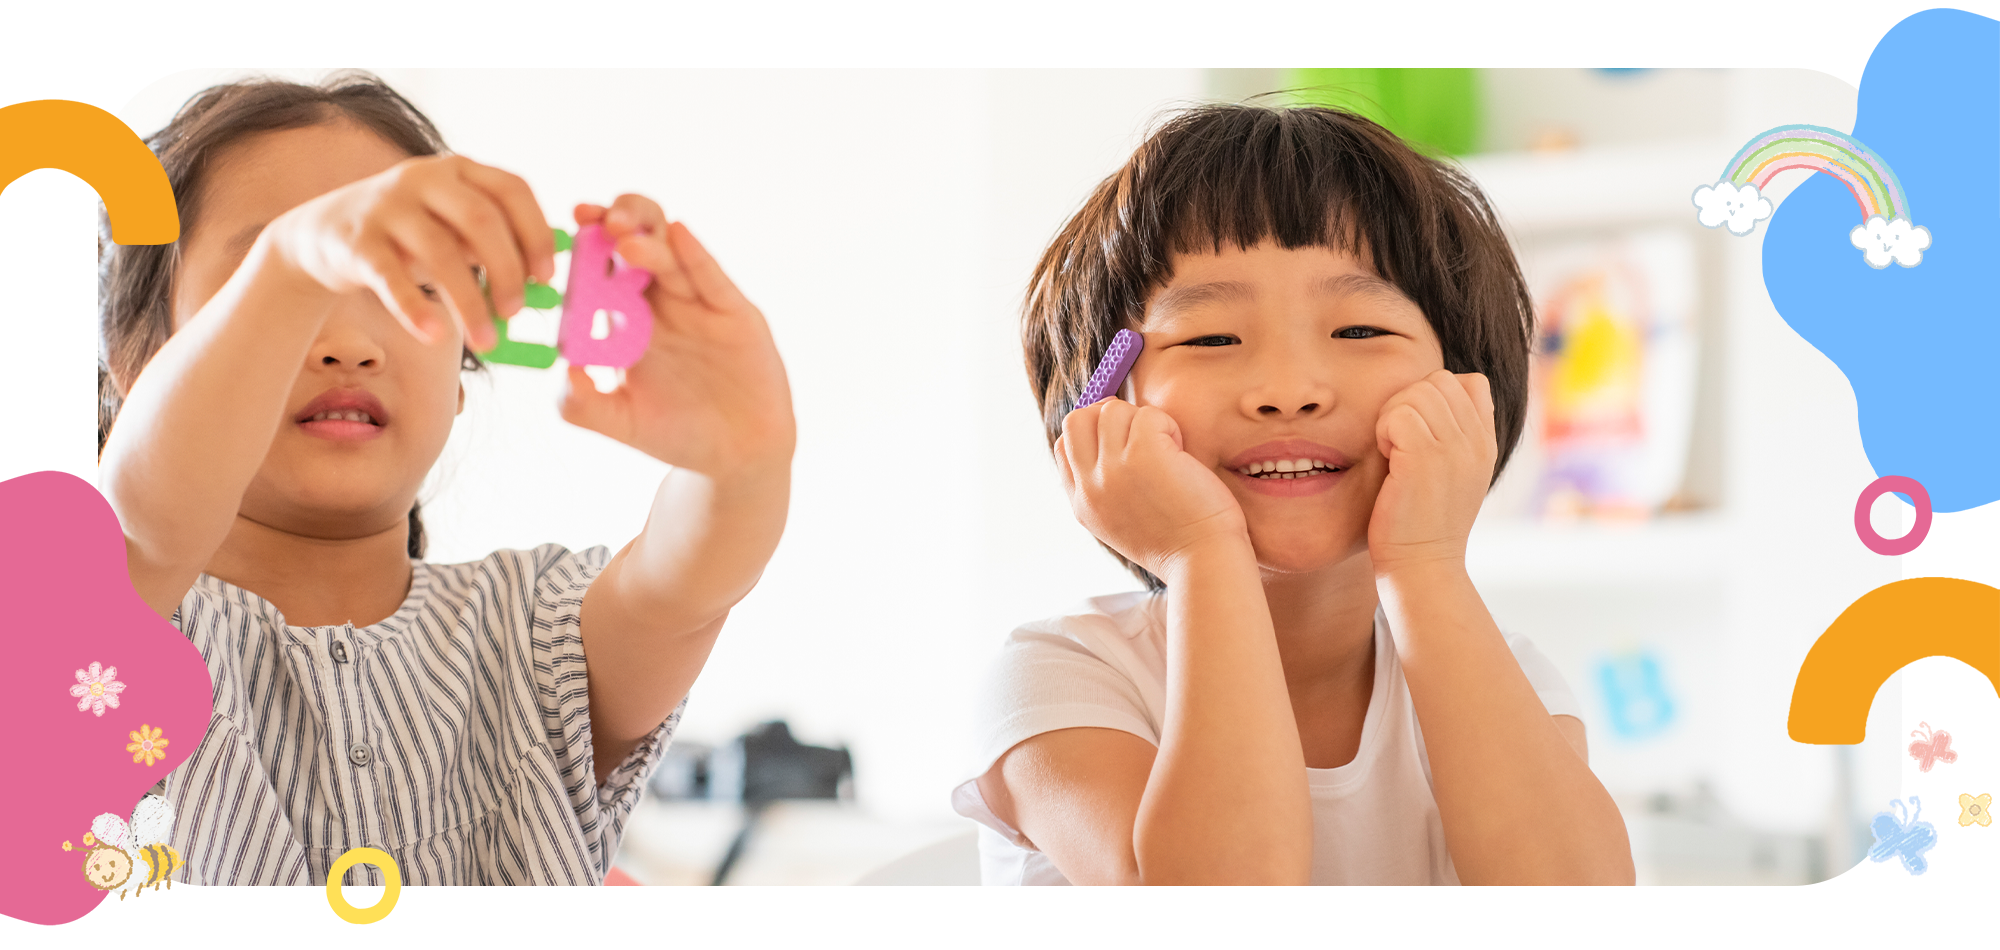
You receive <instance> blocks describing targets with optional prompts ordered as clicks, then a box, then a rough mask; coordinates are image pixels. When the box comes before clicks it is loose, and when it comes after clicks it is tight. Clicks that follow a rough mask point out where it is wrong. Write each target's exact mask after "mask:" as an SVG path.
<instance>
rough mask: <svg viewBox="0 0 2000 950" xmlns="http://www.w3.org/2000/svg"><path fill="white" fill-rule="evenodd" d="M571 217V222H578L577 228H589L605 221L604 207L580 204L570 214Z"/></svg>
mask: <svg viewBox="0 0 2000 950" xmlns="http://www.w3.org/2000/svg"><path fill="white" fill-rule="evenodd" d="M569 217H570V220H572V221H575V222H576V225H577V227H580V228H587V227H590V226H591V225H593V224H596V223H598V222H600V221H603V220H604V206H603V205H594V204H579V205H577V206H576V208H575V209H574V210H572V211H571V212H570V216H569Z"/></svg>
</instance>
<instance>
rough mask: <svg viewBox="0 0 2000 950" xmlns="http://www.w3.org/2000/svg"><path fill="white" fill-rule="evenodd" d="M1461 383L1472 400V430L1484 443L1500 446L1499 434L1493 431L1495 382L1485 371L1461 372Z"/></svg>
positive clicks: (1495, 446)
mask: <svg viewBox="0 0 2000 950" xmlns="http://www.w3.org/2000/svg"><path fill="white" fill-rule="evenodd" d="M1457 375H1458V382H1459V385H1461V386H1463V387H1464V388H1465V394H1466V396H1467V397H1468V398H1469V399H1471V401H1472V417H1471V420H1470V422H1471V428H1470V431H1475V432H1477V433H1478V434H1479V436H1480V437H1481V441H1482V443H1483V444H1485V445H1487V446H1488V447H1492V448H1496V449H1497V448H1498V446H1499V435H1498V434H1497V433H1495V432H1494V431H1493V383H1492V381H1491V380H1489V379H1487V378H1486V374H1485V373H1459V374H1457Z"/></svg>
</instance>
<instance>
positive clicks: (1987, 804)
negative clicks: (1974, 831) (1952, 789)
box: [1958, 795, 1993, 827]
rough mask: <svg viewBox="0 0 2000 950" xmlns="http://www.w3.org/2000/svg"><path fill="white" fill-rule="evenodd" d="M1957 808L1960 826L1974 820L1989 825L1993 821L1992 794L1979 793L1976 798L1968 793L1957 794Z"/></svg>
mask: <svg viewBox="0 0 2000 950" xmlns="http://www.w3.org/2000/svg"><path fill="white" fill-rule="evenodd" d="M1958 808H1959V812H1958V824H1959V826H1960V827H1964V826H1966V825H1969V824H1972V823H1973V822H1975V821H1976V822H1979V823H1980V824H1981V825H1990V824H1992V823H1993V796H1991V795H1981V796H1979V797H1978V798H1974V797H1972V796H1970V795H1960V796H1958Z"/></svg>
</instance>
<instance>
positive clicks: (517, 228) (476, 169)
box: [461, 161, 556, 283]
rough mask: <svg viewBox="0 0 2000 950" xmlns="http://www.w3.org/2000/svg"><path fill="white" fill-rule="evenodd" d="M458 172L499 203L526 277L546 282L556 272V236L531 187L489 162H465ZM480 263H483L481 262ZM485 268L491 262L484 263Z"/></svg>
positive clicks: (516, 176) (518, 177)
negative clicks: (518, 251)
mask: <svg viewBox="0 0 2000 950" xmlns="http://www.w3.org/2000/svg"><path fill="white" fill-rule="evenodd" d="M461 174H463V175H464V176H465V179H466V180H467V181H469V182H471V183H472V184H474V185H476V186H478V188H479V189H480V190H481V191H484V192H485V193H486V194H487V195H488V196H489V197H491V198H492V199H493V201H494V202H495V203H496V204H498V205H499V206H500V211H501V212H502V213H503V214H504V215H505V216H506V218H507V223H508V225H509V227H510V228H511V230H512V232H513V238H514V244H515V246H516V247H518V248H520V255H521V259H522V264H523V266H524V267H525V268H526V270H527V276H530V277H533V278H535V279H536V280H539V281H542V282H544V283H547V282H548V281H549V280H551V279H553V278H554V277H555V275H556V239H555V236H554V235H552V234H550V233H549V219H548V216H547V215H544V214H542V206H541V203H540V202H538V201H536V200H535V192H534V189H531V188H529V187H528V183H527V182H526V181H524V180H523V179H522V178H521V176H519V175H516V174H513V173H511V172H503V171H501V170H500V169H498V168H494V167H492V166H489V165H481V164H479V163H478V162H474V161H467V162H465V163H464V165H463V166H462V167H461ZM481 263H485V262H484V261H481ZM487 266H488V269H489V270H490V269H491V268H492V265H490V264H489V265H487Z"/></svg>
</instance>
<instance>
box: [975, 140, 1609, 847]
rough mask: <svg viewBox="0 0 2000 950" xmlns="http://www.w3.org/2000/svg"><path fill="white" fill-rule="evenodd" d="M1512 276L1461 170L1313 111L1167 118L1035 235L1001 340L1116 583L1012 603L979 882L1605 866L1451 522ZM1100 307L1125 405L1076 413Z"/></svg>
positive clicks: (1524, 330)
mask: <svg viewBox="0 0 2000 950" xmlns="http://www.w3.org/2000/svg"><path fill="white" fill-rule="evenodd" d="M1532 321H1533V318H1532V311H1531V306H1530V301H1529V298H1528V295H1527V292H1526V289H1525V287H1524V286H1523V283H1522V280H1521V277H1520V274H1519V271H1518V268H1517V267H1516V265H1515V262H1514V259H1513V256H1512V254H1511V252H1510V251H1509V249H1508V246H1507V241H1506V238H1505V236H1504V235H1503V234H1502V232H1501V230H1500V228H1499V226H1498V224H1497V223H1496V221H1495V219H1494V217H1493V214H1492V212H1491V210H1490V209H1489V208H1488V207H1487V205H1486V202H1485V200H1484V198H1483V197H1481V196H1480V194H1479V192H1478V190H1477V188H1475V187H1474V186H1473V184H1472V183H1471V182H1470V181H1468V180H1467V179H1466V178H1464V177H1463V176H1462V175H1460V174H1459V173H1457V172H1456V171H1454V170H1452V169H1451V168H1450V167H1448V166H1446V165H1444V164H1442V163H1439V162H1436V161H1432V160H1430V159H1427V158H1424V157H1422V156H1420V155H1418V154H1417V153H1415V152H1414V151H1412V150H1411V149H1410V148H1409V147H1408V146H1407V145H1405V144H1403V143H1402V142H1401V141H1399V140H1397V139H1396V138H1395V137H1394V136H1393V135H1391V134H1389V133H1388V132H1386V131H1385V130H1383V129H1382V128H1381V127H1379V126H1377V125H1375V124H1373V123H1371V122H1368V121H1367V120H1365V119H1361V118H1358V117H1356V116H1352V115H1348V114H1345V113H1342V112H1337V111H1333V110H1327V109H1271V108H1261V107H1251V106H1216V107H1210V108H1203V109H1197V110H1194V111H1191V112H1188V113H1185V114H1183V115H1181V116H1179V117H1177V118H1176V119H1174V120H1173V121H1171V122H1169V123H1168V124H1167V125H1165V126H1164V127H1163V128H1162V129H1161V130H1160V131H1159V132H1157V133H1156V134H1155V135H1153V136H1152V137H1151V138H1150V139H1149V140H1148V141H1147V142H1146V143H1145V144H1144V145H1142V146H1140V148H1139V150H1138V153H1137V154H1135V155H1134V156H1133V157H1132V160H1131V161H1130V162H1128V163H1127V164H1126V166H1125V167H1124V168H1123V169H1121V170H1120V171H1118V172H1117V173H1116V174H1114V175H1112V176H1111V177H1110V178H1108V179H1106V180H1105V182H1104V183H1103V184H1102V185H1101V186H1099V188H1098V189H1097V191H1096V193H1095V194H1093V195H1092V196H1091V197H1090V199H1089V200H1088V201H1087V202H1085V204H1084V206H1083V209H1082V210H1081V211H1079V212H1078V213H1077V214H1076V216H1075V217H1073V218H1072V219H1071V220H1070V222H1069V224H1068V225H1067V226H1066V227H1065V228H1064V229H1063V231H1062V233H1061V234H1060V235H1059V236H1058V237H1057V238H1056V241H1055V243H1054V244H1053V245H1052V246H1050V248H1049V249H1048V251H1047V252H1046V253H1045V254H1044V255H1043V257H1042V260H1041V263H1040V265H1039V266H1038V268H1037V270H1036V273H1035V278H1034V281H1033V284H1032V290H1031V292H1030V296H1029V299H1028V303H1027V308H1026V314H1025V329H1024V338H1025V342H1026V348H1027V364H1028V372H1029V376H1030V379H1031V381H1032V384H1033V388H1034V390H1035V395H1036V397H1037V398H1038V399H1039V400H1040V403H1041V408H1042V412H1043V418H1044V420H1045V421H1046V424H1047V427H1048V432H1049V438H1050V440H1051V442H1052V443H1053V445H1054V448H1055V458H1056V467H1057V470H1058V472H1059V473H1060V475H1061V478H1062V482H1063V485H1064V487H1065V488H1066V489H1067V490H1068V492H1069V495H1070V499H1071V504H1072V507H1073V508H1074V510H1075V513H1076V516H1077V519H1078V520H1079V521H1081V522H1082V523H1083V525H1084V526H1085V527H1087V528H1089V529H1090V530H1091V532H1092V533H1093V534H1095V535H1096V536H1097V537H1098V538H1099V539H1100V540H1101V541H1102V542H1103V543H1104V544H1105V545H1106V546H1107V547H1109V548H1110V549H1111V550H1112V551H1114V552H1115V553H1116V554H1117V555H1118V556H1119V557H1120V559H1121V560H1123V561H1124V562H1125V563H1126V564H1127V566H1129V567H1131V568H1133V570H1134V571H1135V573H1137V574H1138V575H1139V577H1140V578H1141V579H1142V580H1144V581H1145V583H1146V585H1147V587H1148V588H1149V590H1148V592H1147V593H1141V594H1126V595H1119V596H1112V597H1101V598H1097V599H1095V600H1093V601H1092V602H1091V603H1090V605H1089V607H1088V609H1087V610H1086V611H1085V612H1083V613H1079V614H1076V615H1072V616H1067V617H1057V618H1054V619H1051V620H1046V621H1043V622H1040V623H1035V624H1030V625H1028V626H1025V627H1022V628H1020V629H1019V630H1016V631H1015V632H1014V634H1013V636H1012V637H1011V638H1010V640H1009V642H1008V645H1007V648H1006V650H1005V651H1004V653H1003V654H1002V657H1001V659H1000V661H999V664H998V666H997V668H996V670H995V671H994V674H993V676H992V677H991V679H990V681H989V683H988V688H987V690H986V697H987V698H986V700H985V704H984V709H983V712H982V722H983V725H984V730H983V733H982V735H981V741H982V743H983V748H984V757H985V758H984V764H983V765H982V766H981V768H980V774H979V776H978V778H977V779H975V780H974V781H970V782H967V783H966V784H965V785H963V786H961V787H960V788H959V789H958V791H957V792H956V793H955V795H954V803H955V805H956V806H957V807H958V810H959V811H960V812H961V813H962V814H965V815H967V816H969V817H972V818H974V819H976V820H978V821H979V822H981V823H982V824H983V825H985V827H986V830H985V831H984V832H982V835H981V851H982V858H983V876H984V879H985V880H986V881H987V882H989V883H1008V884H1061V883H1071V882H1073V883H1079V884H1082V883H1146V884H1167V883H1232V884H1235V883H1274V884H1275V883H1290V884H1304V883H1314V884H1342V883H1374V884H1426V883H1429V884H1450V883H1458V882H1461V881H1463V882H1466V883H1557V882H1568V883H1585V882H1589V883H1631V881H1632V877H1633V870H1632V859H1631V854H1630V849H1629V846H1628V843H1627V839H1626V835H1625V829H1624V824H1623V822H1622V820H1621V819H1620V817H1619V814H1618V811H1617V809H1616V807H1615V806H1614V805H1613V804H1612V801H1611V799H1610V797H1609V796H1608V795H1607V794H1606V793H1605V791H1604V789H1603V787H1602V786H1601V785H1599V784H1598V782H1597V780H1596V778H1595V777H1594V776H1592V775H1591V772H1590V769H1589V766H1588V765H1587V764H1586V761H1585V749H1584V735H1583V725H1582V723H1581V721H1580V720H1579V719H1578V718H1577V707H1576V703H1575V701H1574V700H1573V699H1572V698H1571V696H1570V693H1569V690H1568V689H1567V688H1566V687H1565V686H1564V685H1563V682H1562V680H1561V678H1560V677H1559V676H1558V675H1557V674H1556V672H1555V671H1554V669H1553V668H1551V667H1550V665H1549V663H1548V662H1547V661H1546V660H1545V659H1543V658H1542V657H1541V656H1540V655H1539V654H1538V653H1537V652H1536V651H1535V650H1534V648H1533V647H1532V646H1530V645H1529V644H1528V643H1527V642H1526V641H1525V640H1521V639H1518V638H1516V639H1513V640H1511V641H1510V640H1508V639H1506V638H1504V637H1503V636H1502V635H1501V633H1500V631H1499V630H1498V629H1496V628H1495V627H1494V624H1493V620H1492V618H1491V617H1490V616H1488V614H1487V612H1486V609H1485V607H1484V606H1483V605H1482V604H1481V603H1480V599H1479V594H1478V592H1477V591H1475V590H1473V587H1472V584H1471V582H1470V581H1469V580H1468V579H1467V576H1466V571H1465V546H1466V537H1467V535H1468V533H1469V532H1470V530H1471V528H1472V522H1473V518H1474V516H1475V515H1476V514H1477V513H1478V510H1479V505H1480V499H1481V497H1482V496H1483V495H1484V494H1485V492H1486V489H1487V488H1488V487H1489V486H1490V485H1491V484H1492V482H1493V480H1494V479H1496V478H1497V477H1498V476H1499V471H1500V468H1501V466H1502V465H1503V464H1504V462H1505V459H1506V455H1507V453H1508V452H1510V451H1511V450H1512V448H1513V446H1514V443H1515V442H1516V440H1517V439H1518V438H1519V436H1520V432H1521V427H1522V420H1523V417H1524V415H1525V406H1526V392H1527V378H1526V377H1527V364H1528V351H1529V340H1530V334H1531V329H1532ZM1120 328H1130V329H1133V330H1135V331H1138V332H1139V333H1140V334H1141V335H1142V336H1143V337H1144V339H1145V348H1144V350H1143V351H1142V353H1141V355H1140V357H1139V360H1138V362H1137V364H1136V366H1135V367H1134V369H1133V371H1132V375H1131V377H1130V379H1129V382H1128V388H1127V389H1126V390H1125V396H1126V398H1123V399H1120V398H1111V399H1106V400H1103V401H1101V402H1099V403H1097V404H1095V405H1090V406H1084V407H1081V408H1075V409H1074V411H1072V407H1073V406H1074V403H1075V400H1076V399H1077V397H1078V396H1079V395H1080V394H1081V393H1082V392H1083V390H1084V387H1085V385H1086V383H1087V382H1088V380H1089V377H1090V374H1091V371H1092V369H1093V368H1094V367H1095V365H1096V363H1097V361H1098V359H1100V358H1101V357H1102V355H1103V353H1104V351H1105V348H1106V346H1107V345H1108V344H1109V342H1110V340H1111V337H1112V335H1113V334H1114V333H1115V332H1116V331H1117V330H1118V329H1120Z"/></svg>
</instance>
